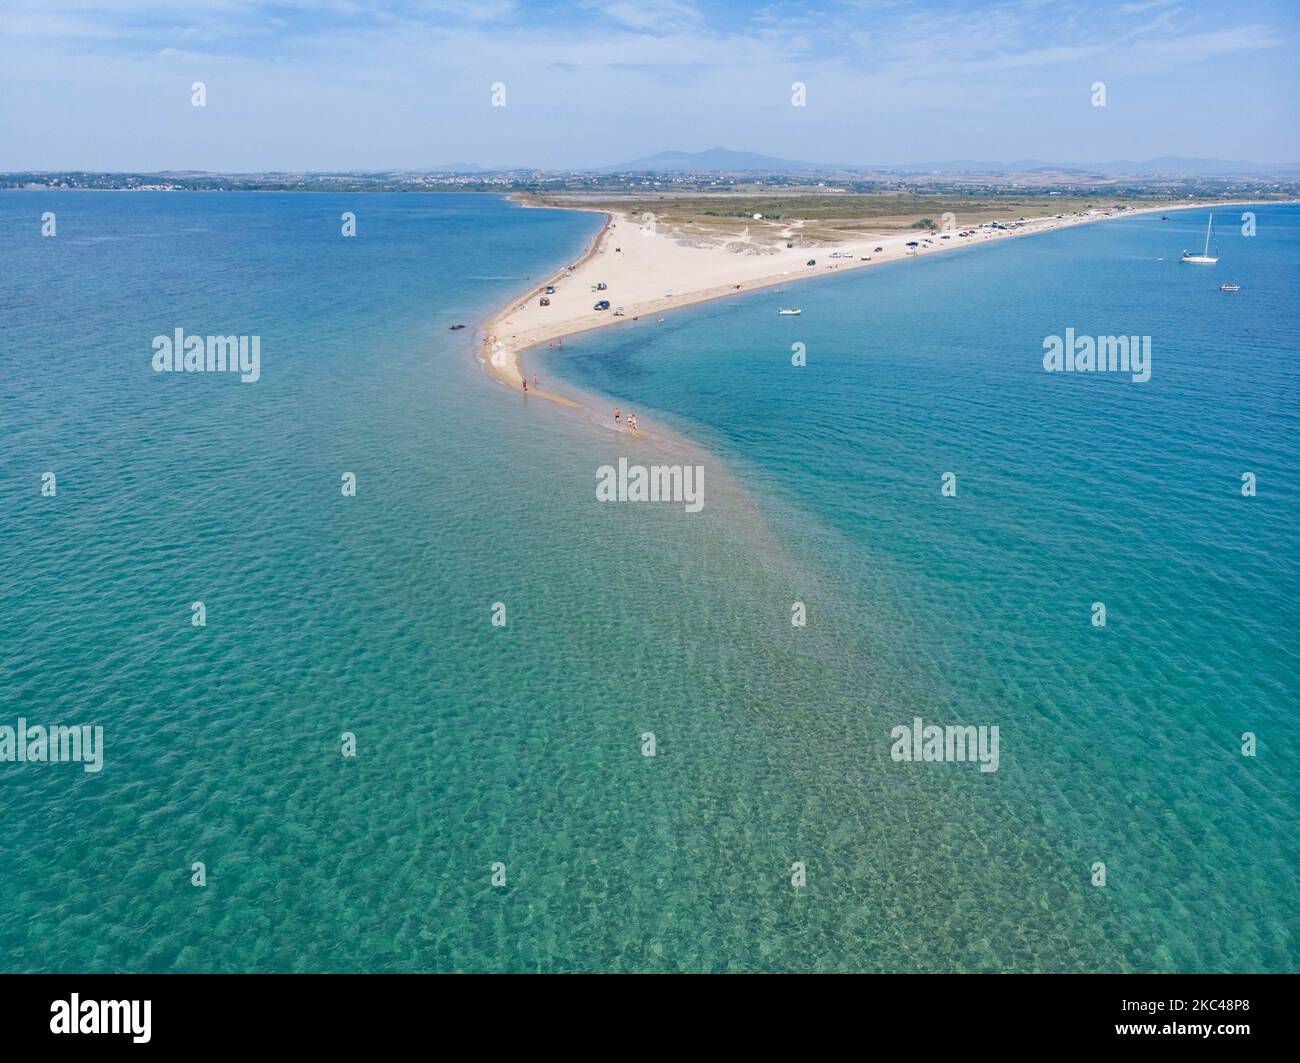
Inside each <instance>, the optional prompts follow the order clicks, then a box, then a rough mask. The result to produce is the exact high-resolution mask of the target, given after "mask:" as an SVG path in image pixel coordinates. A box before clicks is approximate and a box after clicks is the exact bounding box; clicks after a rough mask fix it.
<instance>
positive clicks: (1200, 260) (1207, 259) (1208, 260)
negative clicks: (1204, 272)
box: [1179, 214, 1219, 266]
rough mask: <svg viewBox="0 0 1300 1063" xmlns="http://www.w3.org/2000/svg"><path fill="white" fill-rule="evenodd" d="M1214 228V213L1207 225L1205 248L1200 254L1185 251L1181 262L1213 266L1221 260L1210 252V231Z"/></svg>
mask: <svg viewBox="0 0 1300 1063" xmlns="http://www.w3.org/2000/svg"><path fill="white" fill-rule="evenodd" d="M1213 229H1214V215H1213V214H1211V215H1210V221H1209V224H1207V225H1206V226H1205V250H1204V251H1202V252H1201V253H1200V254H1199V255H1193V254H1192V253H1191V252H1190V251H1184V252H1183V257H1182V258H1181V259H1179V261H1180V262H1190V263H1192V265H1194V266H1213V265H1214V264H1215V263H1216V262H1218V261H1219V259H1218V256H1217V255H1212V254H1210V233H1211V232H1212V231H1213Z"/></svg>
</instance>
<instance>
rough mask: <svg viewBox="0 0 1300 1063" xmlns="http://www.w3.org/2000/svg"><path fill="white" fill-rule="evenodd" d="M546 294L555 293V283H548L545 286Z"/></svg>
mask: <svg viewBox="0 0 1300 1063" xmlns="http://www.w3.org/2000/svg"><path fill="white" fill-rule="evenodd" d="M546 294H547V295H554V294H555V285H554V284H548V285H547V286H546Z"/></svg>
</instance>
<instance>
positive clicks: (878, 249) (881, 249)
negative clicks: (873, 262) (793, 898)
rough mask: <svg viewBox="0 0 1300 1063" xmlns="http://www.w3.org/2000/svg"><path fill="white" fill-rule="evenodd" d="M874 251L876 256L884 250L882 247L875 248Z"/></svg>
mask: <svg viewBox="0 0 1300 1063" xmlns="http://www.w3.org/2000/svg"><path fill="white" fill-rule="evenodd" d="M874 250H875V252H876V253H877V254H879V253H880V252H881V251H883V250H884V248H883V247H877V248H875V249H874Z"/></svg>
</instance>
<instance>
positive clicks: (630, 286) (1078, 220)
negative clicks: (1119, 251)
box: [483, 203, 1232, 405]
mask: <svg viewBox="0 0 1300 1063" xmlns="http://www.w3.org/2000/svg"><path fill="white" fill-rule="evenodd" d="M1229 205H1232V204H1225V203H1217V204H1209V203H1197V204H1190V205H1189V204H1180V205H1177V206H1175V205H1173V204H1164V205H1161V206H1158V207H1144V208H1141V209H1129V210H1125V211H1118V212H1111V211H1098V212H1096V213H1093V214H1089V215H1087V216H1084V217H1075V216H1074V215H1066V217H1064V218H1031V219H1027V220H1026V221H1025V222H1023V223H1021V224H1020V227H1019V228H1016V229H1009V230H999V231H992V230H989V229H982V228H978V227H977V228H975V229H974V230H968V231H970V232H971V233H972V235H970V236H967V237H961V236H959V235H958V233H959V232H961V231H962V230H961V229H960V227H959V228H958V229H957V230H956V231H953V232H952V233H950V234H949V238H948V239H941V238H940V236H941V235H942V234H939V233H928V232H923V231H922V230H919V229H912V230H908V231H906V232H903V233H893V234H890V235H888V236H865V237H863V238H861V239H853V240H851V241H848V242H845V243H841V244H837V245H835V246H833V247H831V246H821V247H800V246H799V244H798V236H797V227H796V228H795V229H794V233H795V235H794V237H793V239H794V242H795V246H794V247H793V248H787V247H786V246H785V241H781V242H780V243H779V244H778V245H777V247H776V248H775V249H773V248H772V247H771V246H770V245H768V246H767V247H766V249H765V248H764V247H763V245H761V244H760V243H759V242H758V241H755V240H754V239H753V238H752V236H748V237H746V238H745V239H742V240H736V239H733V240H730V241H727V242H726V244H725V245H724V244H723V242H722V241H721V240H719V241H718V245H717V246H712V247H706V246H688V244H686V243H683V242H679V237H678V236H676V235H675V234H673V233H667V232H663V231H659V232H653V231H650V230H648V229H645V228H643V227H642V226H641V225H640V224H639V223H638V222H637V220H636V219H635V218H633V217H630V216H628V215H626V214H622V213H614V214H609V215H607V218H608V220H607V222H606V225H605V228H604V229H603V230H602V231H601V232H600V233H599V234H598V235H597V237H596V238H595V240H594V241H593V243H592V245H591V247H590V248H589V249H588V251H587V253H586V254H585V255H584V256H583V258H582V259H580V260H579V261H578V262H577V263H574V264H573V270H572V275H570V276H566V275H565V273H566V271H564V270H561V271H560V272H559V273H558V274H557V275H556V276H554V277H553V278H551V279H549V280H548V281H545V282H543V283H542V284H541V285H539V286H538V287H537V288H535V289H534V290H533V291H532V292H530V293H529V294H528V295H527V296H526V297H525V298H523V299H522V300H521V299H515V300H514V301H512V302H511V304H510V305H509V306H507V307H505V308H504V309H502V310H500V311H498V312H497V313H496V314H495V315H494V316H493V317H492V318H490V319H489V320H488V321H487V322H486V323H485V324H484V326H483V332H484V338H483V356H484V364H485V365H486V366H487V368H488V369H489V371H491V372H492V373H493V374H494V375H495V376H496V377H498V379H500V380H502V381H504V382H506V383H508V384H510V385H511V386H512V387H515V388H520V387H521V382H522V374H521V369H520V363H519V354H520V352H522V351H524V350H526V349H527V348H529V347H532V346H535V345H538V344H543V343H548V342H550V341H558V340H559V339H560V338H562V337H565V336H570V335H572V334H574V333H577V332H584V331H587V330H589V329H593V328H599V327H601V326H603V325H609V324H613V323H616V322H619V321H624V320H627V321H630V320H632V319H633V318H635V317H639V318H640V319H641V320H642V321H643V322H644V321H645V319H646V318H647V317H648V318H650V319H651V320H652V321H653V320H656V319H657V317H658V315H660V314H662V313H663V312H664V311H666V310H670V309H672V308H674V307H680V306H685V305H687V304H690V303H699V302H704V301H705V300H708V299H717V298H720V297H722V296H726V295H734V294H737V293H738V292H745V291H753V290H754V289H756V288H764V287H773V286H781V285H783V284H785V283H788V282H791V281H795V280H802V279H805V278H808V277H818V276H827V275H831V274H835V273H842V272H846V271H848V270H853V269H862V268H864V267H867V266H875V265H880V264H881V263H885V262H897V261H899V260H900V259H903V258H905V257H907V256H908V255H909V254H913V253H914V254H916V255H917V256H918V257H919V256H922V255H931V254H938V253H940V252H942V251H946V250H950V249H952V248H956V247H964V246H970V245H976V244H984V243H988V242H989V241H993V240H1005V239H1011V238H1013V237H1016V236H1027V235H1029V234H1031V233H1040V232H1049V231H1051V230H1053V229H1059V228H1066V227H1069V226H1072V225H1083V224H1087V223H1088V222H1093V221H1102V220H1104V219H1105V218H1109V217H1127V216H1130V215H1137V214H1149V213H1161V212H1169V211H1174V210H1186V209H1189V207H1190V206H1194V207H1196V208H1199V209H1206V208H1208V207H1211V206H1213V207H1221V206H1229ZM600 213H602V214H604V213H605V212H604V211H601V212H600ZM755 228H758V226H757V225H756V226H755ZM766 231H767V232H769V233H770V232H772V230H771V229H766ZM913 240H914V241H918V242H920V244H921V246H920V247H919V248H917V249H916V250H915V252H912V251H911V250H910V249H909V248H908V247H907V246H906V245H907V243H908V242H909V241H913ZM926 240H929V241H931V242H930V243H929V244H927V243H924V241H926ZM695 242H696V243H699V242H700V241H695ZM877 247H880V248H882V250H880V251H876V250H875V248H877ZM832 252H838V253H839V254H840V255H841V256H846V255H847V256H851V257H847V258H846V257H840V258H831V254H832ZM864 258H870V261H863V259H864ZM809 259H815V260H816V265H813V266H809V265H807V264H806V263H807V262H808V260H809ZM598 282H603V283H605V284H606V285H607V288H606V289H605V290H603V291H593V290H592V289H593V286H594V285H595V284H597V283H598ZM547 284H553V285H554V286H555V288H556V291H555V293H554V294H552V295H549V296H547V298H549V299H550V305H549V306H541V305H539V299H540V298H541V296H542V292H543V289H544V288H545V287H546V285H547ZM602 299H608V300H609V303H610V309H609V310H603V311H601V310H595V309H593V307H594V304H595V303H596V302H597V301H598V300H602ZM778 303H779V304H780V306H782V307H791V308H793V307H798V305H799V287H797V286H796V287H793V288H791V289H789V290H788V291H786V292H784V293H782V294H780V295H774V296H773V299H772V304H773V305H772V309H771V313H772V315H773V317H775V316H776V312H777V309H778V307H777V304H778ZM620 307H621V308H622V309H623V311H624V314H625V316H624V317H616V316H615V315H614V311H615V310H617V309H619V308H620ZM529 389H530V390H529V393H530V394H536V395H538V396H539V397H542V398H547V399H553V400H555V401H558V402H563V403H565V404H567V405H576V404H575V403H573V401H572V400H571V399H568V398H565V397H564V396H561V395H557V394H555V393H553V392H550V391H547V390H544V389H543V390H539V389H537V388H534V387H533V386H532V381H531V379H530V380H529Z"/></svg>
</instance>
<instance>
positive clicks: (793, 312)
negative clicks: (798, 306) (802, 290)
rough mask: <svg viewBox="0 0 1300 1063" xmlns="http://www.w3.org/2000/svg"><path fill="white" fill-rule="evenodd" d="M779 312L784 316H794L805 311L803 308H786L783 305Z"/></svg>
mask: <svg viewBox="0 0 1300 1063" xmlns="http://www.w3.org/2000/svg"><path fill="white" fill-rule="evenodd" d="M777 313H778V314H779V315H781V316H782V317H794V316H795V315H796V314H802V313H803V311H802V310H786V309H785V308H784V307H782V308H781V309H780V310H778V311H777Z"/></svg>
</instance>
